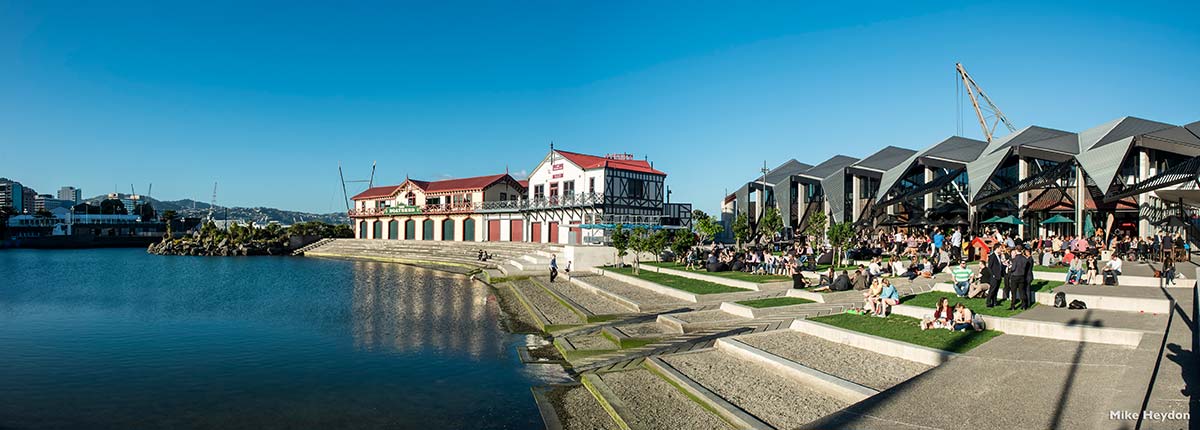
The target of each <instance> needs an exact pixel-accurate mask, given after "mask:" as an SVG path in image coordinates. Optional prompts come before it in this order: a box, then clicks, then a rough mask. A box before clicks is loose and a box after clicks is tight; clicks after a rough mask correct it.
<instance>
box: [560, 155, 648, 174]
mask: <svg viewBox="0 0 1200 430" xmlns="http://www.w3.org/2000/svg"><path fill="white" fill-rule="evenodd" d="M554 152H557V153H558V154H559V155H562V156H563V157H566V159H567V160H570V161H571V162H572V163H575V164H576V165H578V166H579V167H582V168H583V169H584V170H589V169H599V168H610V169H619V170H628V171H631V172H641V173H650V174H654V175H663V176H667V174H666V173H663V172H662V171H660V170H656V169H655V168H653V167H650V162H648V161H646V160H614V159H611V158H605V157H597V156H595V155H587V154H579V153H575V152H567V151H561V150H557V149H556V150H554Z"/></svg>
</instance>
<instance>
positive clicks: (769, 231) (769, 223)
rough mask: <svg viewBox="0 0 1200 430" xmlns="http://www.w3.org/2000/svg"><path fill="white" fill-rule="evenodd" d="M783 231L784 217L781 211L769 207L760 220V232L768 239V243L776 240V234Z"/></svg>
mask: <svg viewBox="0 0 1200 430" xmlns="http://www.w3.org/2000/svg"><path fill="white" fill-rule="evenodd" d="M781 231H783V217H782V216H780V215H779V209H776V208H774V207H768V208H767V210H765V211H763V216H762V219H759V220H758V232H759V233H761V234H762V235H763V236H765V237H766V239H767V240H766V241H767V243H770V242H771V241H772V240H774V239H775V233H779V232H781Z"/></svg>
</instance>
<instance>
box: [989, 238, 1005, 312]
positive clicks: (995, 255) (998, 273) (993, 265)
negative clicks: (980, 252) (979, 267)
mask: <svg viewBox="0 0 1200 430" xmlns="http://www.w3.org/2000/svg"><path fill="white" fill-rule="evenodd" d="M1003 252H1004V246H1003V245H999V244H997V248H996V249H994V250H992V252H991V253H989V254H988V257H987V268H988V272H990V273H991V275H992V276H991V279H988V280H987V282H988V292H987V307H989V308H990V307H994V306H996V293H998V292H1000V282H1001V281H1002V280H1003V279H1004V262H1003V261H1001V259H1000V254H1001V253H1003Z"/></svg>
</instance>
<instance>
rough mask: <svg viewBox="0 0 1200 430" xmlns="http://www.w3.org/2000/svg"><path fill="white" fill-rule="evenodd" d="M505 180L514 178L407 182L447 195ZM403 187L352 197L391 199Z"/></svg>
mask: <svg viewBox="0 0 1200 430" xmlns="http://www.w3.org/2000/svg"><path fill="white" fill-rule="evenodd" d="M504 178H508V179H509V180H513V179H512V177H511V176H508V174H507V173H501V174H499V175H488V176H476V177H473V178H459V179H446V180H442V181H421V180H417V179H409V180H408V181H407V182H410V183H412V184H413V185H416V186H417V188H420V189H422V190H425V192H426V193H446V192H452V191H469V190H480V189H484V188H487V187H488V186H491V185H492V184H495V183H496V182H500V181H501V180H503V179H504ZM513 181H514V182H518V183H519V181H516V180H513ZM526 184H528V181H526V183H525V184H521V186H527V185H526ZM402 185H404V184H400V185H387V186H382V187H371V188H368V189H367V190H366V191H363V192H361V193H358V194H356V195H355V196H354V197H352V199H353V200H365V199H378V198H383V197H391V196H392V195H394V194H396V191H399V190H400V187H401V186H402Z"/></svg>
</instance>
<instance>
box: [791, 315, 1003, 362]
mask: <svg viewBox="0 0 1200 430" xmlns="http://www.w3.org/2000/svg"><path fill="white" fill-rule="evenodd" d="M809 319H810V320H812V321H816V322H819V323H824V324H829V325H831V326H835V327H841V328H844V329H847V330H852V331H856V332H859V333H866V334H870V335H874V336H879V337H883V338H887V339H892V340H898V341H901V342H908V343H911V344H915V345H921V346H925V347H929V348H934V349H940V350H944V351H950V352H957V353H964V352H967V351H970V350H971V349H973V348H975V347H977V346H979V345H983V344H984V342H987V341H989V340H992V338H994V337H996V336H999V335H1001V334H1003V333H1001V332H998V331H995V330H984V331H965V332H964V331H950V330H946V329H933V330H921V326H920V323H921V320H918V319H916V318H911V317H906V316H903V315H891V316H888V317H887V318H878V317H873V316H868V315H853V314H845V313H842V314H833V315H826V316H822V317H816V318H809Z"/></svg>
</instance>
